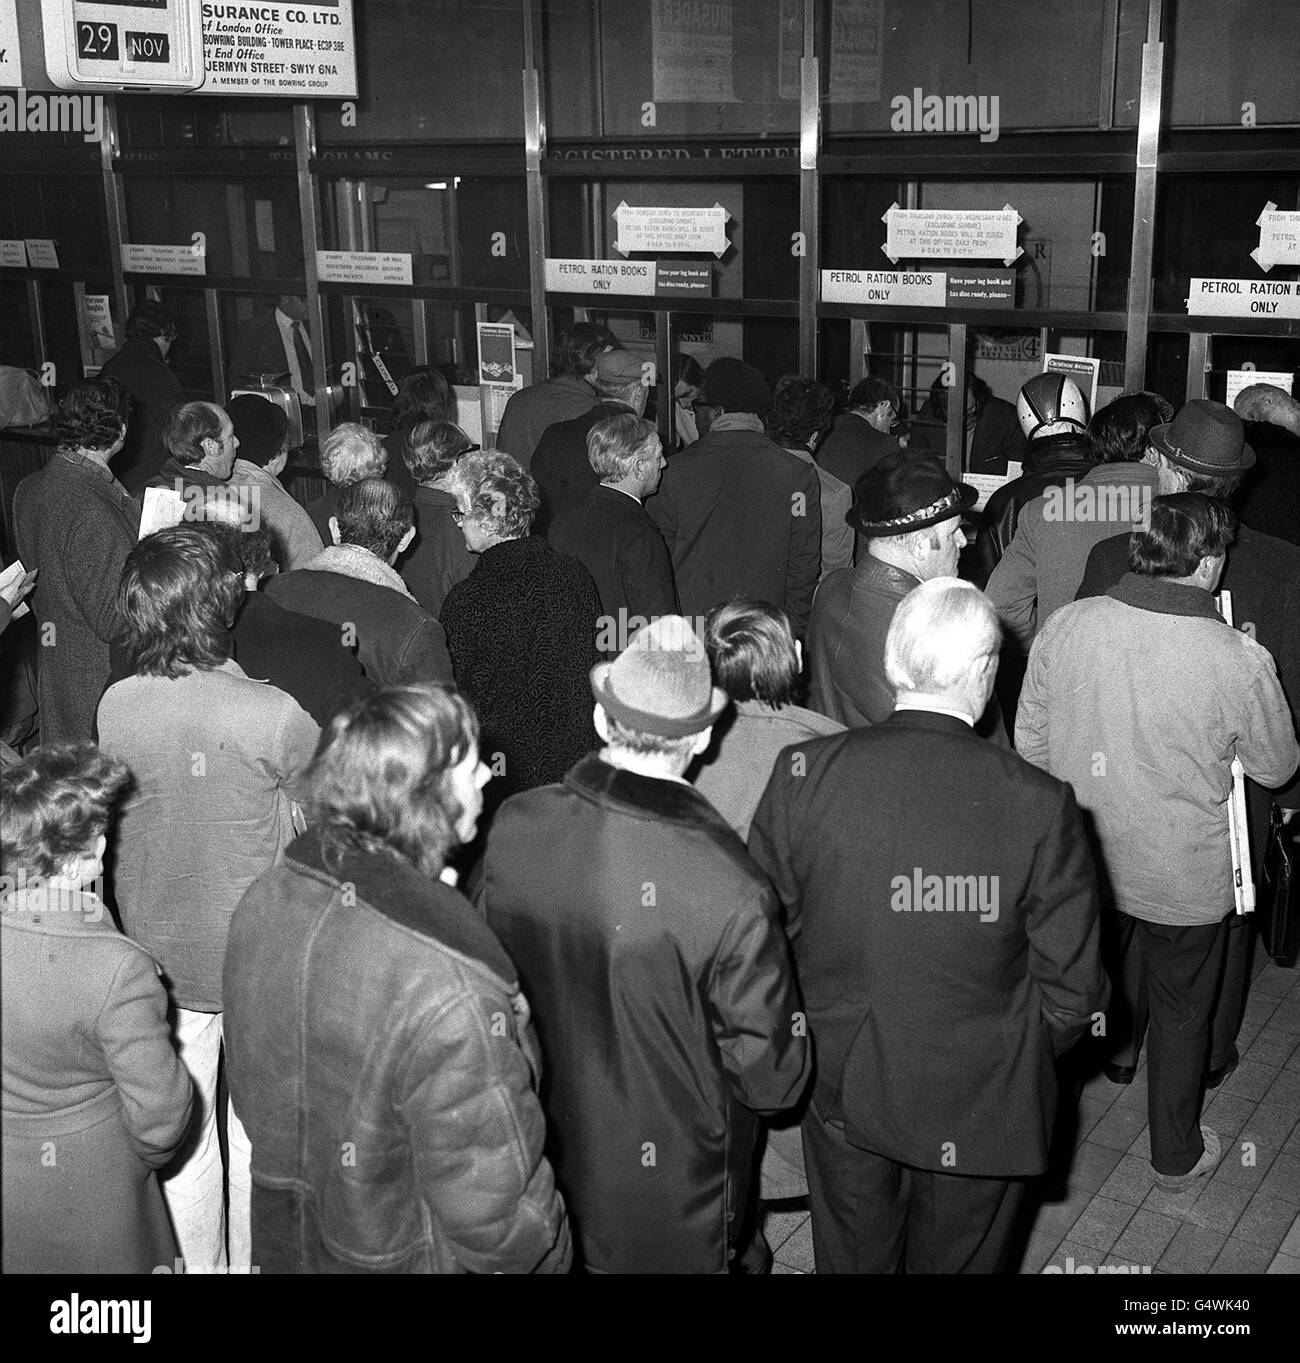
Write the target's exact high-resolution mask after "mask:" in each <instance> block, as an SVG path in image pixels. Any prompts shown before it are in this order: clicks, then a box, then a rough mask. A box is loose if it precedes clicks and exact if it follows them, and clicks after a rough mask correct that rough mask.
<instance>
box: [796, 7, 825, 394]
mask: <svg viewBox="0 0 1300 1363" xmlns="http://www.w3.org/2000/svg"><path fill="white" fill-rule="evenodd" d="M816 8H817V7H816V5H815V3H814V0H804V6H803V56H802V57H801V58H800V59H799V232H800V235H801V237H802V239H803V254H802V255H801V256H800V257H799V372H800V373H801V374H803V375H804V376H805V377H807V378H816V376H817V302H818V299H819V297H820V292H821V290H820V284H821V184H820V181H819V179H818V175H817V152H818V149H819V147H820V144H821V105H820V103H819V94H820V90H819V85H820V79H819V72H818V63H817V56H816V51H817V49H816V46H815V43H814V40H815V37H816V31H815V28H814V22H815V17H816Z"/></svg>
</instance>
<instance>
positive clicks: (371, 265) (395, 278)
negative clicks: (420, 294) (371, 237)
mask: <svg viewBox="0 0 1300 1363" xmlns="http://www.w3.org/2000/svg"><path fill="white" fill-rule="evenodd" d="M316 273H317V275H318V276H319V278H320V279H321V280H322V281H323V282H325V283H327V284H409V283H410V282H411V253H410V252H409V251H317V252H316Z"/></svg>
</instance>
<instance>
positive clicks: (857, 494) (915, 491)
mask: <svg viewBox="0 0 1300 1363" xmlns="http://www.w3.org/2000/svg"><path fill="white" fill-rule="evenodd" d="M978 500H979V493H978V492H976V490H975V489H974V488H973V487H970V486H969V485H968V484H966V483H954V482H953V481H952V479H951V478H949V477H948V474H947V472H946V470H945V469H944V467H943V465H942V464H941V463H940V462H939V460H938V459H936V458H935V457H934V456H932V455H928V454H906V453H903V452H900V453H897V454H887V455H885V457H884V458H883V459H882V460H881V461H880V462H879V463H878V464H877V465H876V466H875V468H872V469H868V470H867V472H866V473H864V474H863V475H862V477H861V478H859V479H858V481H857V483H856V484H855V486H854V488H853V506H852V507H851V508H850V510H849V513H848V515H847V516H846V517H845V520H847V521H848V523H849V524H850V525H851V526H852V527H853V528H854V529H855V530H857V531H858V532H859V533H860V534H863V535H867V536H869V537H871V538H872V539H882V538H884V537H886V536H889V535H910V534H911V533H912V531H913V530H924V529H925V527H926V526H928V525H937V524H938V523H939V522H940V521H946V520H950V519H951V518H952V517H953V516H960V515H961V513H962V512H963V511H965V510H967V509H968V508H969V507H972V506H974V505H975V503H976V502H977V501H978Z"/></svg>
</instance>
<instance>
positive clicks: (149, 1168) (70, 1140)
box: [0, 867, 192, 1274]
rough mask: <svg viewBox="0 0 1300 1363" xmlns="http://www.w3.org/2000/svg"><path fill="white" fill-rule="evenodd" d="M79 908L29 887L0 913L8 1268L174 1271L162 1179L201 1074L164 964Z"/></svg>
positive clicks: (104, 917) (101, 916) (88, 901)
mask: <svg viewBox="0 0 1300 1363" xmlns="http://www.w3.org/2000/svg"><path fill="white" fill-rule="evenodd" d="M13 869H14V868H12V867H7V868H6V870H8V871H10V872H11V873H12V871H13ZM80 900H81V903H82V904H83V905H84V906H85V910H86V911H85V912H77V911H70V909H69V907H68V906H67V905H66V904H61V905H59V906H58V907H56V908H54V909H50V908H49V907H48V906H47V904H46V898H45V895H44V893H43V892H40V891H35V890H27V891H26V892H24V893H20V894H18V895H16V896H14V897H12V898H8V899H6V902H5V905H4V910H3V913H2V914H0V919H2V920H3V921H2V922H0V941H3V945H4V962H3V966H4V992H3V1000H4V1201H3V1211H4V1271H5V1272H6V1273H61V1274H75V1273H152V1272H153V1271H154V1270H155V1269H156V1268H158V1267H160V1266H165V1267H166V1268H167V1270H168V1272H170V1271H171V1270H172V1268H173V1265H174V1261H175V1260H176V1259H177V1258H178V1257H179V1256H178V1252H177V1249H176V1241H175V1238H174V1237H173V1235H172V1229H171V1223H170V1221H169V1220H168V1218H167V1208H166V1206H165V1204H164V1202H163V1195H162V1189H161V1188H160V1187H159V1186H158V1182H157V1179H156V1178H155V1175H154V1171H155V1170H156V1169H158V1168H160V1167H161V1166H162V1165H164V1164H166V1163H167V1161H168V1160H169V1159H170V1158H171V1155H172V1153H173V1151H175V1150H176V1148H177V1147H178V1146H179V1145H180V1143H181V1141H182V1139H183V1138H184V1136H185V1132H186V1129H187V1127H188V1126H189V1120H190V1110H191V1103H192V1086H191V1084H190V1077H189V1075H188V1074H187V1073H186V1070H185V1067H184V1065H182V1064H181V1062H180V1059H179V1057H178V1056H177V1054H176V1051H175V1049H174V1048H173V1046H172V1039H171V1029H170V1028H169V1026H168V1024H167V993H166V991H165V990H164V989H163V986H162V981H161V980H159V978H158V966H157V965H156V963H155V962H154V959H153V957H152V956H150V955H149V953H148V952H146V951H145V950H144V948H143V947H140V946H137V945H136V944H135V943H134V942H133V941H131V940H130V938H128V937H123V936H122V934H121V933H120V932H118V931H117V929H116V928H115V927H114V926H113V922H112V919H111V918H109V916H108V910H107V909H106V908H105V906H104V904H103V902H102V901H100V900H98V899H96V898H95V897H94V896H93V895H89V894H82V895H81V896H80ZM51 1150H52V1151H53V1155H54V1160H53V1163H51V1162H50V1159H49V1155H50V1152H51Z"/></svg>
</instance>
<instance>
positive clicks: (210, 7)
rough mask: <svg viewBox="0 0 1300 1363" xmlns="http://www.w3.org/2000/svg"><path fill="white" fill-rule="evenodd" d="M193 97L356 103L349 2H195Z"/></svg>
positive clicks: (338, 0) (354, 48)
mask: <svg viewBox="0 0 1300 1363" xmlns="http://www.w3.org/2000/svg"><path fill="white" fill-rule="evenodd" d="M203 65H204V68H205V69H206V72H207V78H206V79H205V81H204V83H203V85H202V87H201V88H200V89H199V90H197V91H195V93H196V94H200V95H281V96H284V95H297V96H305V97H306V98H308V99H355V98H356V97H357V49H356V39H355V36H354V34H353V30H352V0H294V3H293V4H289V5H285V4H279V3H270V2H269V0H267V2H265V3H261V4H258V3H245V4H224V3H219V0H203Z"/></svg>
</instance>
